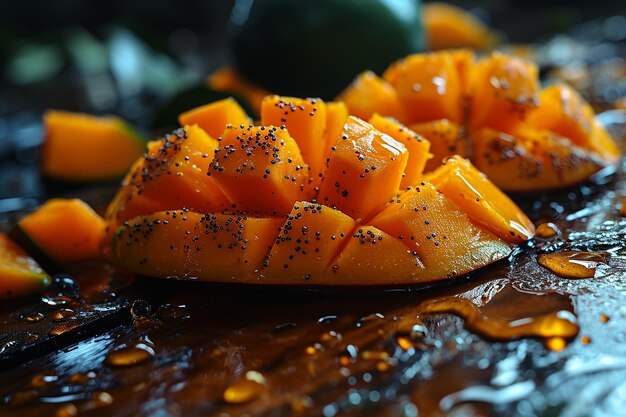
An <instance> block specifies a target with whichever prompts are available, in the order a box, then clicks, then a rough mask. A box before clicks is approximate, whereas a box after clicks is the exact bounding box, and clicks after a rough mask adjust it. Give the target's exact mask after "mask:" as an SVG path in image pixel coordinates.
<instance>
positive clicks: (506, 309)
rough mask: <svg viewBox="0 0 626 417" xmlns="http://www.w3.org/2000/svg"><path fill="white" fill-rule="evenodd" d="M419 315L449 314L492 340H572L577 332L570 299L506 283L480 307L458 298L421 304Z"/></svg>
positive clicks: (561, 295) (469, 328)
mask: <svg viewBox="0 0 626 417" xmlns="http://www.w3.org/2000/svg"><path fill="white" fill-rule="evenodd" d="M418 311H419V312H420V314H438V313H450V314H454V315H456V316H459V317H461V318H462V319H464V320H465V327H466V328H467V329H468V330H470V331H472V332H475V333H477V334H479V335H481V336H483V337H486V338H489V339H492V340H513V339H519V338H523V337H539V338H555V337H558V338H563V339H572V338H574V337H575V336H576V335H577V334H578V331H579V327H578V324H577V320H576V316H574V314H573V313H572V305H571V302H570V301H569V296H567V295H563V294H559V293H544V292H535V291H525V290H520V289H517V288H515V287H514V286H513V285H511V284H506V285H505V286H504V287H503V288H502V289H501V290H500V291H499V292H498V293H496V294H495V295H494V296H493V297H492V298H490V299H487V300H486V301H485V302H484V303H483V305H477V304H475V303H474V302H472V301H470V300H468V299H464V298H459V297H444V298H439V299H434V300H429V301H426V302H424V303H423V304H422V305H421V306H420V307H418Z"/></svg>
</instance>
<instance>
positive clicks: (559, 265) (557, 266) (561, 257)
mask: <svg viewBox="0 0 626 417" xmlns="http://www.w3.org/2000/svg"><path fill="white" fill-rule="evenodd" d="M607 258H608V253H606V252H561V253H550V254H548V253H544V254H541V255H539V256H538V257H537V262H538V263H539V265H541V266H543V267H544V268H546V269H548V270H549V271H551V272H553V273H554V274H556V275H558V276H560V277H563V278H573V279H576V278H593V276H594V274H595V272H596V268H597V267H598V265H599V264H601V263H603V264H607V263H608V260H607Z"/></svg>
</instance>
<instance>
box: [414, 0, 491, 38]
mask: <svg viewBox="0 0 626 417" xmlns="http://www.w3.org/2000/svg"><path fill="white" fill-rule="evenodd" d="M422 24H423V25H424V31H425V32H426V39H427V40H428V41H427V42H428V49H431V50H434V49H446V48H462V47H464V48H476V49H488V48H491V47H493V46H494V45H495V43H496V41H497V39H498V37H497V36H496V35H494V34H493V33H492V32H491V31H490V30H489V28H488V27H487V26H486V25H485V24H484V23H483V22H481V21H480V20H479V19H478V18H476V17H474V16H473V15H472V14H470V13H468V12H466V11H465V10H464V9H462V8H460V7H457V6H453V5H451V4H448V3H444V2H431V3H426V4H424V5H423V6H422Z"/></svg>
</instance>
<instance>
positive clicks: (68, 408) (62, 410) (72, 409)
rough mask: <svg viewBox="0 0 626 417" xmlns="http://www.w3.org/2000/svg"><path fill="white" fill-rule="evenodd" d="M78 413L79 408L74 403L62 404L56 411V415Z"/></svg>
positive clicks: (71, 416)
mask: <svg viewBox="0 0 626 417" xmlns="http://www.w3.org/2000/svg"><path fill="white" fill-rule="evenodd" d="M77 415H78V408H76V406H75V405H74V404H72V403H69V404H64V405H62V406H61V407H59V408H58V409H57V411H56V413H55V416H56V417H76V416H77Z"/></svg>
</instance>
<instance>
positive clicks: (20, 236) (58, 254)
mask: <svg viewBox="0 0 626 417" xmlns="http://www.w3.org/2000/svg"><path fill="white" fill-rule="evenodd" d="M104 228H105V222H104V220H103V219H102V217H100V216H99V215H98V214H97V213H96V212H95V211H94V210H93V209H92V208H91V207H89V205H87V203H85V202H84V201H82V200H79V199H61V198H54V199H51V200H48V201H47V202H46V203H45V204H43V205H42V206H41V207H39V208H38V209H37V210H35V211H34V212H32V213H30V214H28V215H26V216H25V217H23V218H22V219H21V220H20V221H19V222H18V223H17V224H16V225H15V226H14V230H12V231H11V232H10V235H11V237H12V238H14V240H16V241H17V242H19V244H20V246H22V247H24V248H25V249H27V250H28V251H29V252H31V253H33V254H35V253H38V254H41V255H42V257H43V258H44V259H43V260H44V262H45V263H55V264H57V265H61V264H68V263H75V262H81V261H86V260H89V259H95V258H99V257H100V241H101V239H102V235H103V233H104Z"/></svg>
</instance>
